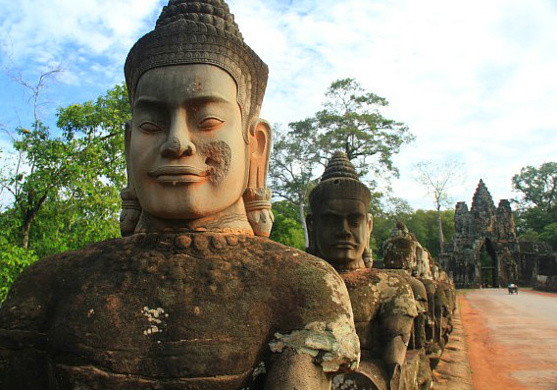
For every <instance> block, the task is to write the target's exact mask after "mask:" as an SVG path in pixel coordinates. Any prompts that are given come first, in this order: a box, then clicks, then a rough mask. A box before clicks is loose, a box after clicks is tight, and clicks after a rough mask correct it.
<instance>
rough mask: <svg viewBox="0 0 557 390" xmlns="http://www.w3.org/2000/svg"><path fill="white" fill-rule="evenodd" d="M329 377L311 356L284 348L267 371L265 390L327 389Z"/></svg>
mask: <svg viewBox="0 0 557 390" xmlns="http://www.w3.org/2000/svg"><path fill="white" fill-rule="evenodd" d="M330 388H331V381H330V378H329V377H328V376H327V375H326V374H325V373H324V372H323V368H322V367H321V366H320V365H318V364H315V363H314V361H313V357H312V356H310V355H308V354H305V353H298V352H296V351H294V350H292V349H286V350H284V351H283V352H282V353H281V354H280V355H279V356H277V357H276V360H275V361H274V362H273V364H272V366H271V368H270V370H269V372H268V373H267V381H266V384H265V390H329V389H330Z"/></svg>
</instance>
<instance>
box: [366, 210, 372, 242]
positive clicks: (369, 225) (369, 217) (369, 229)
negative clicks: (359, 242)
mask: <svg viewBox="0 0 557 390" xmlns="http://www.w3.org/2000/svg"><path fill="white" fill-rule="evenodd" d="M366 229H367V242H369V240H370V239H371V232H373V216H372V215H371V214H370V213H368V214H367V221H366Z"/></svg>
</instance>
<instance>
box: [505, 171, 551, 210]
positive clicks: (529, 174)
mask: <svg viewBox="0 0 557 390" xmlns="http://www.w3.org/2000/svg"><path fill="white" fill-rule="evenodd" d="M512 183H513V187H514V189H515V191H518V192H521V193H522V195H523V198H522V200H521V201H519V204H520V205H522V206H526V207H528V206H535V207H537V208H538V209H539V210H540V211H542V212H543V213H551V212H553V211H555V208H556V202H557V200H556V196H557V163H555V162H547V163H543V164H542V165H540V166H539V167H538V168H536V167H533V166H530V165H529V166H526V167H524V168H522V169H521V170H520V173H519V174H516V175H514V176H513V178H512Z"/></svg>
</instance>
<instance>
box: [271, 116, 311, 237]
mask: <svg viewBox="0 0 557 390" xmlns="http://www.w3.org/2000/svg"><path fill="white" fill-rule="evenodd" d="M289 127H290V130H289V131H288V132H287V133H281V132H279V131H277V132H276V136H275V141H274V145H273V153H272V154H271V161H270V167H269V179H270V182H271V187H272V189H273V193H274V194H275V195H277V196H278V197H280V198H282V199H284V200H286V201H288V202H290V204H291V205H292V207H294V208H295V209H297V210H298V216H297V218H296V219H297V220H298V222H299V224H300V226H302V228H303V232H304V237H305V238H304V241H305V246H307V245H308V236H307V227H306V222H305V215H306V208H307V207H306V206H307V202H308V194H309V192H310V191H311V188H313V186H314V185H315V182H316V177H315V172H316V168H318V166H319V165H318V164H319V159H320V154H319V153H320V151H319V149H318V147H317V142H316V139H315V131H314V129H313V125H312V122H311V121H310V120H306V121H300V122H294V123H290V124H289ZM275 223H276V222H275Z"/></svg>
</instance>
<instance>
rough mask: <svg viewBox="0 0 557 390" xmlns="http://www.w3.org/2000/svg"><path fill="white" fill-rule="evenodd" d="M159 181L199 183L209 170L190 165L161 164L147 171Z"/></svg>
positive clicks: (205, 177)
mask: <svg viewBox="0 0 557 390" xmlns="http://www.w3.org/2000/svg"><path fill="white" fill-rule="evenodd" d="M149 176H153V177H155V178H156V179H157V181H158V182H159V183H163V184H173V185H174V184H178V183H200V182H203V181H207V180H208V178H209V171H207V170H203V169H199V168H196V167H193V166H191V165H163V166H161V167H158V168H156V169H154V170H152V171H150V172H149Z"/></svg>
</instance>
